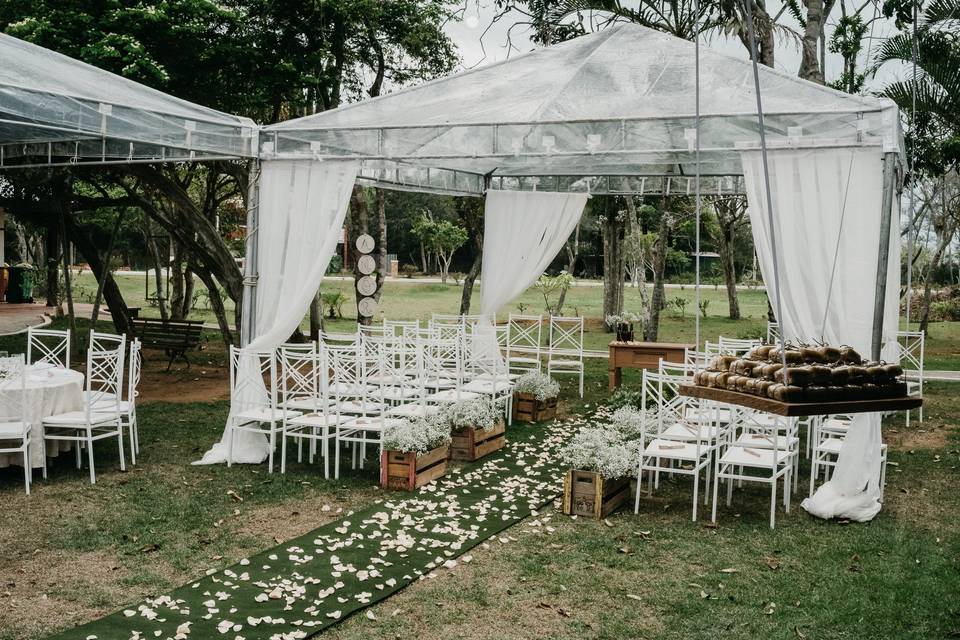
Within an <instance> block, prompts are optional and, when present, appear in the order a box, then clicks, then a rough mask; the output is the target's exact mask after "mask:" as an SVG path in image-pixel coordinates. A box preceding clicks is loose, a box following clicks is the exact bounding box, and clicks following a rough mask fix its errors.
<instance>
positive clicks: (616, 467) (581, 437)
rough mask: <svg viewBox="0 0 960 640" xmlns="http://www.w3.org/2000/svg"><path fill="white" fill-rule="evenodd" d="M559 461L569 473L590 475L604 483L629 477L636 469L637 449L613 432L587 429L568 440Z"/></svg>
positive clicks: (597, 428)
mask: <svg viewBox="0 0 960 640" xmlns="http://www.w3.org/2000/svg"><path fill="white" fill-rule="evenodd" d="M560 458H561V459H562V460H563V461H564V462H565V463H566V464H568V465H570V468H572V469H579V470H581V471H594V472H596V473H599V474H600V475H602V476H603V477H604V478H606V479H608V480H615V479H617V478H624V477H627V476H629V475H631V474H633V473H634V472H635V470H636V465H637V445H636V444H634V443H630V442H625V441H624V440H623V438H622V437H621V436H620V434H619V433H618V432H616V431H613V430H610V429H606V428H603V427H588V428H586V429H582V430H581V431H580V433H578V434H577V435H575V436H574V437H573V438H571V439H570V442H569V443H568V444H567V446H565V447H564V448H563V449H562V450H561V451H560Z"/></svg>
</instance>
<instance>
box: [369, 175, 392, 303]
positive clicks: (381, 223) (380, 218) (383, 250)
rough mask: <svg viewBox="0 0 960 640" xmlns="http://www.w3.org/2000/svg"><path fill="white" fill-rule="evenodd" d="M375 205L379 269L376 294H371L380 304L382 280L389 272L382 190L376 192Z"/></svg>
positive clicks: (384, 199) (385, 213)
mask: <svg viewBox="0 0 960 640" xmlns="http://www.w3.org/2000/svg"><path fill="white" fill-rule="evenodd" d="M376 203H377V235H378V236H379V238H378V240H377V244H378V245H379V246H378V247H377V249H378V251H379V254H380V268H379V269H377V292H376V293H375V294H373V298H374V300H376V301H377V302H380V296H381V295H383V279H384V278H386V277H387V272H388V271H389V270H390V265H389V264H387V194H386V191H384V190H383V189H377V190H376Z"/></svg>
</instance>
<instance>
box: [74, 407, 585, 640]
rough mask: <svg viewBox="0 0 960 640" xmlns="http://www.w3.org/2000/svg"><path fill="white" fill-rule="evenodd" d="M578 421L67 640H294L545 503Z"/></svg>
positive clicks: (527, 436) (516, 430)
mask: <svg viewBox="0 0 960 640" xmlns="http://www.w3.org/2000/svg"><path fill="white" fill-rule="evenodd" d="M583 423H584V420H583V419H577V420H574V421H567V422H558V423H555V424H552V425H548V426H545V427H525V426H515V427H512V428H510V429H509V430H508V435H509V436H510V437H511V438H512V441H511V442H510V443H509V444H508V445H507V446H506V447H504V448H503V449H502V450H501V451H500V452H499V453H497V454H494V455H492V456H490V457H488V458H487V459H485V460H484V461H482V462H481V463H477V464H475V465H470V466H465V467H460V468H458V469H455V470H453V472H452V473H449V474H448V475H447V476H446V477H444V478H442V479H441V480H439V481H438V482H436V483H433V484H431V485H428V486H426V487H423V488H422V489H421V490H420V491H418V492H416V493H410V494H405V493H394V492H390V493H386V492H385V493H384V497H383V498H382V499H380V500H378V501H376V502H375V503H374V504H373V505H372V506H371V507H369V508H367V509H363V510H360V511H356V512H352V513H349V514H348V515H347V516H346V517H345V518H344V519H343V520H340V521H338V522H333V523H330V524H328V525H325V526H323V527H320V528H319V529H316V530H314V531H312V532H310V533H308V534H306V535H303V536H301V537H299V538H295V539H292V540H289V541H287V542H285V543H284V544H282V545H279V546H277V547H275V548H273V549H269V550H267V551H265V552H263V553H261V554H259V555H256V556H253V557H251V558H248V559H244V560H241V561H240V563H238V564H236V565H233V566H232V567H229V568H226V569H223V570H220V571H214V570H211V572H210V573H209V574H208V575H207V576H206V577H204V578H201V579H199V580H196V581H194V582H191V583H190V584H187V585H185V586H183V587H180V588H178V589H176V590H174V591H172V592H171V593H168V594H165V595H161V596H159V597H157V598H152V599H148V600H146V601H144V602H142V603H140V604H137V605H131V606H130V607H127V608H125V609H123V610H121V611H119V612H117V613H115V614H112V615H109V616H107V617H105V618H102V619H100V620H95V621H93V622H90V623H88V624H86V625H83V626H81V627H77V628H75V629H72V630H70V631H67V632H64V633H61V634H59V635H58V636H56V637H57V638H61V639H67V638H69V639H70V640H94V639H98V640H152V639H153V638H161V639H170V640H208V639H210V638H225V639H229V640H257V639H261V638H262V639H270V640H294V639H297V638H306V637H309V636H311V635H313V634H315V633H317V632H319V631H321V630H323V629H324V628H326V627H328V626H330V625H333V624H336V622H337V621H338V620H342V619H344V618H346V617H347V616H348V615H350V614H351V613H354V612H356V611H358V610H360V609H362V608H364V607H366V606H368V605H370V604H372V603H374V602H378V601H380V600H382V599H384V598H386V597H388V596H390V594H392V593H394V592H395V591H398V590H399V589H402V588H403V587H405V586H407V585H409V584H410V583H411V582H413V581H414V580H417V579H420V578H421V577H423V576H426V575H427V574H429V573H430V572H431V571H434V570H436V569H441V568H442V567H444V565H445V564H446V565H447V566H448V567H450V566H452V564H453V562H454V559H455V558H457V557H458V556H460V555H462V554H464V553H465V552H466V551H468V550H469V549H471V548H472V547H474V546H476V545H477V544H480V543H482V542H483V541H484V540H486V539H488V538H490V537H491V536H493V535H495V534H497V533H498V532H500V531H502V530H504V529H506V528H507V527H510V526H512V525H514V524H516V523H517V522H519V521H520V520H522V519H523V518H525V517H527V516H528V515H530V513H531V511H534V510H536V509H539V508H541V507H543V506H544V505H545V504H547V503H549V502H551V501H553V500H554V499H555V497H556V496H557V494H558V493H559V492H560V491H561V490H562V470H561V469H560V466H559V461H558V459H557V454H558V451H559V449H560V448H561V446H562V445H563V444H564V443H565V442H566V440H567V439H568V438H569V437H570V435H572V433H573V432H575V431H576V430H577V429H578V428H579V427H580V426H581V425H582V424H583Z"/></svg>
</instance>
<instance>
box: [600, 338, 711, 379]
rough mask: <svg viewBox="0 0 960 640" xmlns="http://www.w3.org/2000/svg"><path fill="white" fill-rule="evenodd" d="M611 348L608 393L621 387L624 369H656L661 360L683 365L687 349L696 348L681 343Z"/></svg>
mask: <svg viewBox="0 0 960 640" xmlns="http://www.w3.org/2000/svg"><path fill="white" fill-rule="evenodd" d="M609 347H610V360H609V361H608V364H607V369H608V371H607V373H608V384H607V390H608V391H613V390H614V389H616V388H617V387H619V386H620V382H621V380H622V379H623V375H622V373H621V370H622V369H656V368H658V367H659V366H660V359H661V358H663V359H664V360H666V361H667V362H675V363H677V364H683V361H684V358H685V357H686V352H687V349H693V348H694V346H693V345H692V344H682V343H679V342H611V343H610V345H609Z"/></svg>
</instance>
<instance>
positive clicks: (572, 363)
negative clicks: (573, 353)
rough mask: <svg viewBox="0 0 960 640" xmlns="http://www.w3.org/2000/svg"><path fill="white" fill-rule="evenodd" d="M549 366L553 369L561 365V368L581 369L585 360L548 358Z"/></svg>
mask: <svg viewBox="0 0 960 640" xmlns="http://www.w3.org/2000/svg"><path fill="white" fill-rule="evenodd" d="M547 366H548V367H550V368H551V369H556V368H557V367H560V368H561V369H567V368H570V369H579V368H580V367H582V366H583V360H566V359H561V360H548V361H547Z"/></svg>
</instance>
